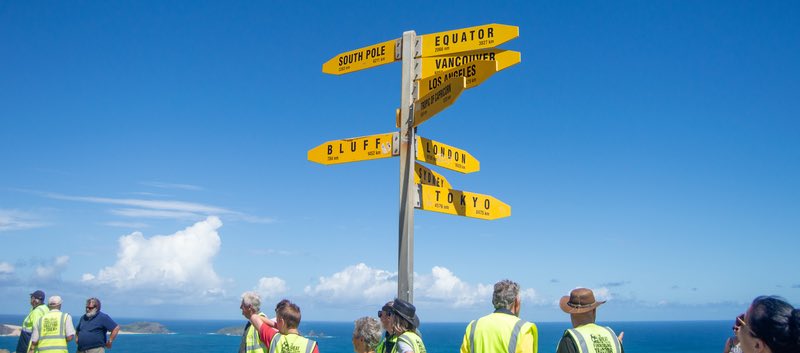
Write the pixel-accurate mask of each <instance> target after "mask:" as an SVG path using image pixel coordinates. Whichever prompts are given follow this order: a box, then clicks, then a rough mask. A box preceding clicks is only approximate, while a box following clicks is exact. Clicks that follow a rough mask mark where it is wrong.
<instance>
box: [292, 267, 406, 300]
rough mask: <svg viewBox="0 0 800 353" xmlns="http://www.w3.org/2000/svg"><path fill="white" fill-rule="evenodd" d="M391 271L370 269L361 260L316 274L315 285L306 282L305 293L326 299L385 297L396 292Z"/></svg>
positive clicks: (374, 298) (394, 278)
mask: <svg viewBox="0 0 800 353" xmlns="http://www.w3.org/2000/svg"><path fill="white" fill-rule="evenodd" d="M396 277H397V276H396V274H395V273H391V272H388V271H384V270H379V269H374V268H371V267H369V266H367V265H366V264H364V263H359V264H357V265H354V266H349V267H347V268H345V269H344V270H342V271H340V272H337V273H334V274H333V275H332V276H330V277H320V278H319V283H318V284H317V285H315V286H306V288H305V292H306V294H308V295H310V296H313V297H316V298H318V299H320V300H322V301H326V302H348V303H350V302H359V301H363V300H379V301H381V300H386V298H392V297H394V295H395V293H396V292H397V278H396Z"/></svg>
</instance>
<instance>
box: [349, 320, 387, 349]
mask: <svg viewBox="0 0 800 353" xmlns="http://www.w3.org/2000/svg"><path fill="white" fill-rule="evenodd" d="M381 336H382V333H381V324H380V323H379V322H378V320H375V319H374V318H371V317H368V316H364V317H362V318H360V319H358V320H356V322H355V328H353V352H355V353H375V352H376V351H377V348H378V343H380V342H381Z"/></svg>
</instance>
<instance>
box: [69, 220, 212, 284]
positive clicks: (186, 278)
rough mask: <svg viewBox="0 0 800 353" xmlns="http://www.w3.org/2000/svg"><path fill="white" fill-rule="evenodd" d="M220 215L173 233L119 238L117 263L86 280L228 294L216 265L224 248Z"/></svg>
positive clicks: (88, 274)
mask: <svg viewBox="0 0 800 353" xmlns="http://www.w3.org/2000/svg"><path fill="white" fill-rule="evenodd" d="M220 227H222V221H220V219H219V218H217V217H214V216H211V217H208V218H207V219H205V220H203V221H200V222H197V223H195V224H194V225H192V226H190V227H187V228H186V229H184V230H181V231H178V232H176V233H174V234H170V235H156V236H153V237H150V238H146V237H144V235H142V233H140V232H133V233H131V234H129V235H125V236H122V237H120V238H119V249H118V251H117V262H116V263H115V264H114V265H112V266H108V267H105V268H103V269H101V270H100V271H98V273H97V274H96V275H95V274H91V273H86V274H84V275H83V276H82V280H83V282H85V283H87V284H92V285H110V286H112V287H114V288H116V289H118V290H130V291H137V290H148V289H149V290H154V291H157V292H161V293H166V292H170V293H175V294H176V295H178V294H182V295H190V296H197V297H201V298H208V297H215V296H219V295H221V294H223V293H224V291H223V290H222V289H221V288H220V285H221V283H222V280H221V279H220V278H219V276H217V273H216V272H215V271H214V267H213V265H212V260H213V259H214V256H216V255H217V253H218V252H219V249H220V245H221V240H220V237H219V234H218V232H217V230H218V229H219V228H220Z"/></svg>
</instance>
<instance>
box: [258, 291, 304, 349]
mask: <svg viewBox="0 0 800 353" xmlns="http://www.w3.org/2000/svg"><path fill="white" fill-rule="evenodd" d="M242 310H243V311H244V313H245V314H246V316H247V317H249V318H250V322H251V323H252V324H253V326H254V327H255V328H256V330H258V338H259V339H260V340H261V342H263V343H264V345H265V346H266V348H267V349H268V350H269V351H270V353H312V352H313V353H319V347H318V346H317V342H315V341H313V340H310V339H308V338H305V337H303V336H301V335H300V331H298V330H297V328H298V327H299V326H300V319H301V314H300V307H299V306H297V304H295V303H292V302H291V301H289V300H288V299H283V300H281V301H280V302H278V305H276V306H275V321H272V320H270V319H269V318H268V317H265V316H261V315H259V314H258V313H257V312H256V311H255V309H254V308H243V309H242ZM271 324H273V325H274V327H273V326H272V325H271Z"/></svg>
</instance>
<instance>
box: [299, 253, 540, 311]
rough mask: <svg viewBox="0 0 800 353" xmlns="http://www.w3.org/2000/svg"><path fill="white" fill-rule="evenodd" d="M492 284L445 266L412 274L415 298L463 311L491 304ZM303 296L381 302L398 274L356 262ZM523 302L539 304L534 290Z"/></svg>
mask: <svg viewBox="0 0 800 353" xmlns="http://www.w3.org/2000/svg"><path fill="white" fill-rule="evenodd" d="M493 289H494V285H493V284H482V283H478V284H470V283H467V282H464V281H462V280H461V279H460V278H458V276H456V275H455V274H454V273H453V272H452V271H450V270H449V269H447V268H445V267H441V266H435V267H433V268H432V269H431V272H430V273H429V274H415V276H414V297H415V298H414V299H415V300H416V301H419V302H429V303H434V304H436V305H442V306H446V307H452V308H466V307H475V306H479V305H485V304H486V303H487V302H491V298H492V291H493ZM305 293H306V294H308V295H309V296H311V297H314V298H316V299H317V300H320V301H323V302H332V303H359V302H373V303H382V302H383V301H385V300H387V299H390V298H394V297H395V295H396V294H397V273H395V272H389V271H385V270H381V269H375V268H371V267H369V266H367V265H366V264H363V263H359V264H357V265H353V266H349V267H346V268H345V269H343V270H342V271H340V272H337V273H334V274H332V275H331V276H328V277H320V278H319V281H318V283H317V284H315V285H310V286H306V288H305ZM521 296H522V298H523V299H525V300H528V301H532V302H540V301H541V299H539V298H537V296H536V292H535V291H534V290H533V289H524V290H523V291H522V293H521Z"/></svg>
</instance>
